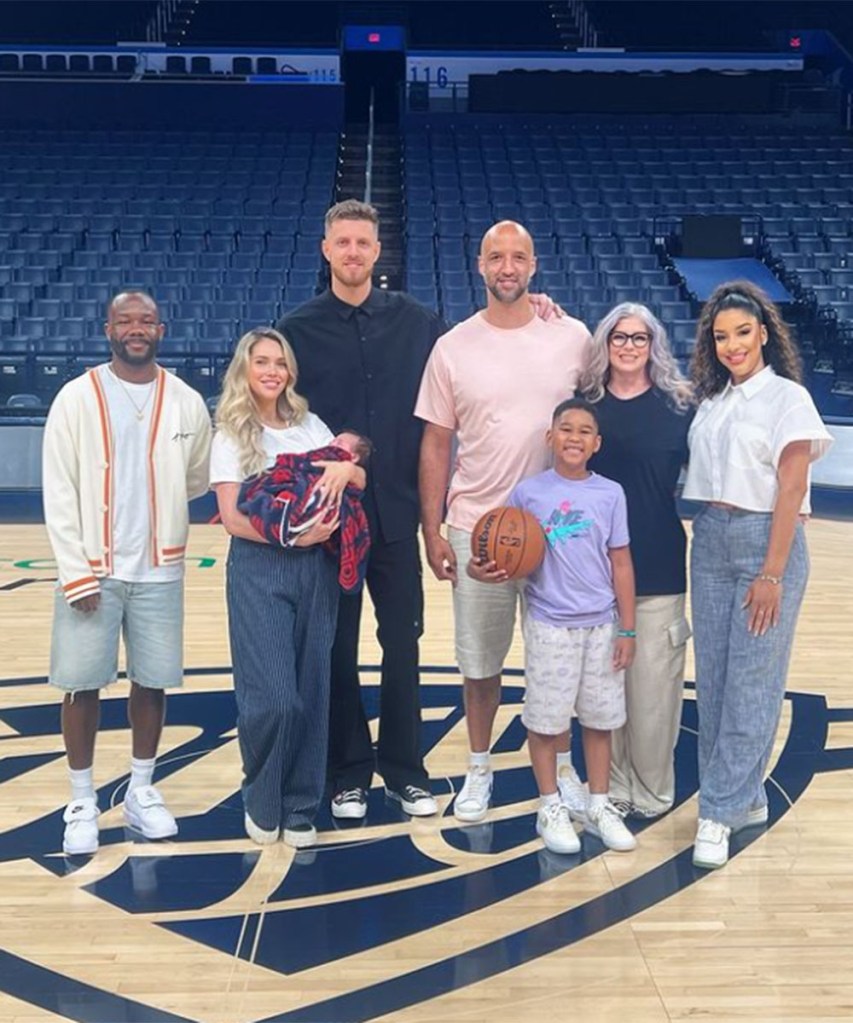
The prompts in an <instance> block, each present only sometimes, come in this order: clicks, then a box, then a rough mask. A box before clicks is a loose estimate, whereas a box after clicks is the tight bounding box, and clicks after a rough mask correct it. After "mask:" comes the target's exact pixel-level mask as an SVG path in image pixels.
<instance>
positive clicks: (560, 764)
mask: <svg viewBox="0 0 853 1023" xmlns="http://www.w3.org/2000/svg"><path fill="white" fill-rule="evenodd" d="M557 774H558V776H560V777H563V778H566V777H568V778H570V779H571V780H572V781H575V782H577V783H578V784H580V778H578V773H577V771H576V770H575V767H574V764H573V763H572V754H571V751H569V752H567V753H558V754H557Z"/></svg>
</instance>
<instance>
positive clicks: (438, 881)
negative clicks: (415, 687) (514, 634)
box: [0, 519, 853, 1023]
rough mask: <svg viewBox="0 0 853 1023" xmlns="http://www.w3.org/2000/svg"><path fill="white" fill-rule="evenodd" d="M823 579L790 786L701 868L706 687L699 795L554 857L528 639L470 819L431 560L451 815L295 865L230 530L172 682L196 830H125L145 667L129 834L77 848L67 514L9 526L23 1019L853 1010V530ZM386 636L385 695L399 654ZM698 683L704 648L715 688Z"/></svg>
mask: <svg viewBox="0 0 853 1023" xmlns="http://www.w3.org/2000/svg"><path fill="white" fill-rule="evenodd" d="M808 536H809V542H810V547H811V554H812V578H811V583H810V587H809V592H808V595H807V598H806V604H805V608H804V612H803V615H802V616H801V620H800V627H799V632H798V639H797V644H796V647H795V652H794V660H793V664H792V668H791V673H790V677H789V693H788V698H787V699H786V701H785V707H784V712H783V718H782V722H781V725H780V731H779V736H778V742H777V746H776V751H775V753H774V757H773V764H772V774H771V776H770V779H769V781H768V791H769V796H770V809H771V820H770V824H769V826H768V827H767V828H765V829H756V830H754V831H752V832H748V833H745V834H744V835H741V836H738V837H737V838H736V839H735V840H734V841H733V851H734V856H733V859H732V860H731V862H730V863H729V865H728V866H727V867H726V868H725V869H723V870H721V871H718V872H716V873H714V874H708V873H706V872H704V871H700V870H696V869H694V868H693V867H692V865H691V860H690V852H691V844H692V840H693V836H694V831H695V821H696V773H695V738H696V737H695V726H696V715H695V704H694V701H693V690H692V683H690V684H689V686H688V688H687V690H686V693H685V695H686V700H685V708H684V719H683V728H682V734H681V740H680V744H679V749H678V759H677V774H678V794H677V795H678V805H677V806H676V808H675V809H674V810H673V812H672V813H670V814H668V815H667V816H666V817H664V818H662V819H660V820H659V821H656V822H652V823H649V824H647V825H645V826H642V827H641V829H638V833H639V846H638V848H637V850H636V851H635V852H633V853H628V854H625V853H615V852H609V851H605V850H604V848H603V846H602V845H601V844H600V843H599V842H598V841H596V840H594V839H591V838H589V837H588V836H587V837H584V838H583V843H582V853H581V854H580V855H579V856H574V857H569V856H559V855H555V854H552V853H548V852H546V851H545V850H544V849H543V848H542V845H541V842H540V841H539V840H538V839H536V837H535V835H534V830H533V821H534V817H533V812H534V807H535V795H536V794H535V789H534V785H533V779H532V775H531V772H530V770H529V766H528V761H527V753H526V746H525V738H524V731H523V728H522V727H521V724H520V717H519V715H520V704H521V700H522V696H523V677H522V674H521V671H520V667H521V664H522V659H521V647H520V643H519V642H516V644H515V645H514V647H513V650H512V653H511V657H510V662H509V663H510V665H511V671H510V672H509V673H508V676H507V677H506V679H505V695H504V702H503V705H502V707H501V711H500V717H499V720H498V726H497V729H496V733H495V744H494V747H493V755H494V763H495V768H496V785H495V805H494V808H493V810H492V811H491V812H490V814H489V817H488V819H487V821H486V822H485V823H483V824H480V825H477V826H472V827H467V828H460V827H458V826H457V825H456V822H455V821H454V819H453V817H452V815H450V814H449V806H450V802H451V798H452V793H453V791H454V789H455V787H457V786H458V785H459V784H460V781H461V779H460V775H461V774H462V772H463V771H464V767H465V753H466V748H467V746H466V740H465V730H464V720H463V716H462V707H461V690H460V686H459V677H458V675H457V674H456V672H455V669H454V667H453V644H452V616H451V610H450V591H449V589H448V588H447V586H445V585H439V584H438V583H437V582H435V580H433V579H432V577H431V576H429V575H427V577H426V589H427V617H426V634H425V636H424V640H423V644H422V663H423V666H424V672H423V705H424V719H425V728H424V740H425V743H426V746H427V748H428V751H429V752H428V756H427V762H428V766H429V770H430V774H431V776H432V778H433V786H434V790H435V793H436V795H437V797H438V799H439V803H440V807H441V812H442V816H440V817H438V818H434V819H424V820H412V821H409V820H408V819H406V818H405V817H404V815H402V813H401V812H400V811H399V809H397V808H396V807H395V806H394V805H393V804H390V803H388V802H386V801H385V799H384V794H383V792H382V789H381V788H380V787H375V788H374V789H373V790H372V792H371V794H370V803H369V810H368V818H367V822H366V824H365V825H364V826H363V827H361V826H359V827H355V828H352V827H350V828H348V829H346V830H343V829H338V828H336V827H334V826H333V824H332V820H331V817H330V816H329V815H328V811H327V810H326V811H324V815H323V817H322V819H321V820H320V822H319V825H320V842H319V845H318V846H317V847H316V848H315V849H312V850H309V851H307V852H301V853H298V854H295V853H294V851H293V850H292V849H290V848H288V847H287V846H285V845H283V844H279V845H276V846H273V847H264V848H263V849H262V848H260V847H258V846H256V845H254V844H253V843H252V842H251V841H250V840H249V839H248V838H246V836H245V834H244V833H243V829H242V808H241V803H240V796H239V782H240V761H239V754H238V749H237V744H236V741H235V708H234V701H233V695H232V692H231V681H230V674H229V651H228V642H227V632H226V620H225V605H224V595H223V592H224V579H223V569H224V562H223V559H224V555H225V550H226V540H225V536H224V533H223V532H222V531H221V529H219V528H218V527H214V526H206V525H197V526H193V527H192V533H191V539H190V546H189V551H190V558H189V563H188V573H187V635H186V665H187V674H186V683H185V687H184V689H183V691H182V692H181V693H180V694H178V695H175V696H171V697H170V698H169V714H168V721H167V725H166V731H165V734H164V739H163V743H162V744H161V755H160V760H159V765H158V773H157V778H156V780H157V784H158V785H159V786H160V787H161V789H162V791H163V793H164V795H165V797H166V799H167V801H168V803H169V805H170V807H171V808H172V810H173V811H174V812H175V814H176V816H177V817H178V819H179V824H180V829H181V830H180V834H179V836H178V838H177V840H175V841H171V842H166V843H148V842H146V841H145V840H143V839H142V838H141V837H140V836H138V835H135V834H134V833H132V832H130V831H126V830H125V829H124V828H123V827H122V821H121V805H120V804H121V800H122V797H123V792H124V788H125V785H126V781H127V771H128V768H129V750H130V733H129V730H128V727H127V723H126V717H125V712H126V705H125V700H126V695H127V683H126V682H119V683H118V684H117V685H116V686H115V687H114V688H113V689H112V690H111V691H109V692H108V694H107V695H106V698H105V699H104V701H103V708H102V724H101V732H100V736H99V741H98V747H97V754H96V759H95V779H96V785H98V786H99V801H100V806H101V809H102V816H101V819H100V821H101V835H102V839H101V840H102V845H101V849H100V851H99V852H98V854H97V855H96V856H95V857H93V858H91V859H88V860H86V859H82V860H80V861H79V862H75V861H72V860H69V859H66V858H65V857H64V856H63V855H62V853H61V837H62V822H61V814H62V810H63V808H64V805H65V802H66V799H67V781H66V768H65V760H64V756H63V747H62V739H61V736H60V733H59V713H58V702H59V701H58V699H57V696H56V694H55V693H54V692H53V691H52V690H50V689H49V688H48V687H47V685H45V684H44V675H45V673H46V670H47V658H48V637H49V626H50V612H51V600H52V582H51V580H52V579H53V578H54V569H53V562H52V556H51V552H50V549H49V545H48V542H47V537H46V534H45V532H44V529H43V527H41V526H38V525H27V526H10V525H3V526H0V601H2V604H0V614H2V633H3V637H4V642H3V660H2V665H1V666H0V784H2V797H0V849H1V850H2V852H0V900H1V901H2V905H3V913H2V915H0V931H2V937H1V938H0V948H2V949H3V951H2V952H0V1019H2V1020H4V1021H6V1023H24V1021H26V1023H36V1021H38V1023H47V1021H57V1020H74V1021H92V1023H94V1021H97V1023H113V1021H116V1023H117V1021H131V1020H132V1021H136V1023H148V1021H152V1023H153V1021H157V1023H166V1021H168V1023H178V1021H193V1023H254V1021H261V1020H264V1021H273V1020H276V1021H279V1020H280V1021H291V1020H292V1021H300V1023H303V1021H304V1023H308V1021H316V1023H320V1021H323V1023H331V1021H335V1023H343V1021H348V1023H349V1021H360V1020H387V1021H391V1020H393V1021H394V1023H416V1021H417V1023H427V1021H438V1020H442V1021H448V1020H453V1021H465V1023H486V1021H488V1023H527V1021H531V1023H532V1021H537V1023H538V1021H541V1020H544V1019H553V1020H568V1019H589V1020H617V1019H618V1020H631V1021H632V1023H664V1021H669V1020H681V1019H688V1018H689V1019H695V1018H699V1019H708V1020H714V1021H724V1020H754V1021H762V1023H767V1021H775V1020H779V1021H786V1023H788V1021H797V1020H799V1021H802V1023H816V1021H818V1020H839V1019H848V1018H850V1016H851V1014H853V974H852V973H851V969H850V961H851V955H853V937H851V935H853V880H851V873H850V864H851V862H853V826H851V824H850V823H849V817H848V808H849V801H850V781H851V772H853V688H851V686H850V673H851V661H852V660H853V658H851V653H853V641H851V638H850V637H851V631H850V622H851V620H853V589H851V585H850V579H851V576H853V552H851V541H853V525H851V523H850V522H844V521H830V520H826V519H816V520H814V521H812V522H811V523H810V524H809V526H808ZM362 639H363V643H362V657H361V660H362V663H363V664H364V665H366V666H367V667H366V669H365V671H364V674H363V681H364V686H365V698H366V699H367V700H368V702H369V705H370V706H371V707H372V708H373V709H374V711H375V708H376V696H377V688H376V683H377V675H376V672H375V665H376V663H377V658H378V647H377V645H376V643H375V640H374V639H373V636H372V631H371V629H370V627H369V626H368V625H366V626H365V629H364V633H363V637H362ZM692 677H693V666H692V661H691V662H689V663H688V679H692Z"/></svg>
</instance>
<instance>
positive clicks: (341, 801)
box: [332, 788, 367, 821]
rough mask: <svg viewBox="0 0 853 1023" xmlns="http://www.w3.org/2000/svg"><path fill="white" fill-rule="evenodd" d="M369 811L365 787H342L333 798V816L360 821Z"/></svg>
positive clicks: (339, 818)
mask: <svg viewBox="0 0 853 1023" xmlns="http://www.w3.org/2000/svg"><path fill="white" fill-rule="evenodd" d="M366 813H367V792H366V790H365V789H360V788H354V789H342V790H341V791H340V792H337V793H335V795H334V797H333V799H332V816H333V817H336V818H337V819H338V820H339V821H340V820H349V821H360V820H363V818H364V816H365V814H366Z"/></svg>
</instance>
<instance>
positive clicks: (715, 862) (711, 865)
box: [693, 817, 732, 870]
mask: <svg viewBox="0 0 853 1023" xmlns="http://www.w3.org/2000/svg"><path fill="white" fill-rule="evenodd" d="M731 832H732V829H731V828H730V827H728V826H727V825H725V824H720V822H719V821H710V820H707V819H706V818H704V817H700V818H699V827H698V828H697V829H696V841H695V842H694V843H693V866H694V867H704V868H705V869H706V870H716V868H717V867H724V866H725V865H726V864H727V863H728V861H729V835H730V834H731Z"/></svg>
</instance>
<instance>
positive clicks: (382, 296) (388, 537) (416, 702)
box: [277, 199, 447, 819]
mask: <svg viewBox="0 0 853 1023" xmlns="http://www.w3.org/2000/svg"><path fill="white" fill-rule="evenodd" d="M379 251H380V242H379V224H378V215H377V213H376V210H375V209H374V208H373V207H372V206H370V205H368V204H366V203H362V202H358V201H357V200H355V199H349V200H346V201H345V202H341V203H338V204H337V205H336V206H333V207H332V208H331V209H330V210H329V211H328V213H327V214H326V221H325V237H324V239H323V255H324V256H325V257H326V259H327V261H328V263H329V268H330V270H331V287H330V288H329V289H328V290H327V291H325V292H324V293H323V294H322V295H318V296H317V297H316V298H312V299H311V300H310V301H308V302H306V303H304V304H303V305H301V306H299V307H298V308H297V309H295V310H294V311H293V312H291V313H289V314H288V315H286V316H284V317H283V318H282V319H281V320H280V321H279V323H278V324H277V329H278V330H280V331H281V333H282V334H284V336H285V337H286V338H287V339H288V341H290V343H291V345H292V346H293V349H294V351H295V352H296V358H297V362H298V364H299V390H300V392H301V393H302V394H304V395H305V396H306V397H307V398H308V401H309V402H310V404H311V408H312V410H313V411H314V412H316V413H317V414H318V415H319V416H320V418H321V419H323V420H324V421H325V422H326V423H327V424H328V425H329V427H330V429H331V430H333V431H335V432H337V431H339V430H341V429H343V428H344V427H347V428H350V429H354V430H357V431H358V432H359V433H363V434H364V435H365V436H367V437H369V438H370V439H371V440H372V441H373V445H374V448H373V455H372V457H371V461H370V470H369V472H368V483H367V490H366V493H365V497H364V507H365V511H366V512H367V517H368V520H369V523H370V532H371V539H372V546H371V550H370V556H369V560H368V565H367V587H368V589H369V591H370V596H371V599H372V600H373V604H374V607H375V609H376V618H377V623H378V631H377V636H378V639H379V643H380V645H381V647H382V676H381V693H380V701H381V702H380V721H379V742H378V747H377V752H376V757H375V763H374V752H373V748H372V744H371V738H370V730H369V728H368V723H367V717H366V715H365V713H364V708H363V706H362V702H361V693H360V687H359V676H358V637H359V621H360V618H361V599H362V598H361V596H360V595H358V596H347V595H345V594H341V600H340V609H339V612H338V629H337V635H336V638H335V645H334V648H333V650H332V691H331V721H330V729H329V771H330V777H331V781H332V792H333V796H332V814H333V816H335V817H337V818H339V819H360V818H363V817H364V816H365V813H366V812H367V790H368V789H369V787H370V781H371V777H372V775H373V770H374V767H375V768H376V770H377V771H378V772H379V773H380V774H381V775H382V778H383V780H384V782H385V788H386V792H387V794H388V795H389V796H390V797H391V798H392V799H394V800H396V801H397V802H399V803H400V805H401V806H402V807H403V809H404V810H405V811H406V812H407V813H409V814H412V815H414V816H430V815H432V814H434V813H436V811H437V806H436V802H435V800H434V799H433V797H432V795H431V794H430V791H429V779H428V777H427V773H426V770H425V768H424V765H423V760H422V757H421V752H420V699H419V692H418V687H419V674H418V640H419V638H420V636H421V633H422V631H423V586H422V578H421V561H420V553H419V548H418V540H417V532H418V521H419V506H418V451H419V447H420V440H421V431H422V427H423V424H422V423H421V422H420V421H419V420H417V419H416V418H415V416H414V414H413V410H414V407H415V398H416V397H417V393H418V386H419V384H420V380H421V375H422V373H423V369H424V366H425V364H426V361H427V357H428V355H429V353H430V351H431V349H432V346H433V344H434V343H435V340H436V339H437V338H438V336H439V335H440V334H442V333H444V332H445V331H446V329H447V327H446V325H445V324H444V322H443V321H442V320H441V318H440V317H439V316H438V315H437V314H436V313H434V312H431V311H430V310H428V309H426V308H425V307H424V306H422V305H420V303H418V302H416V301H415V300H414V299H413V298H410V297H409V296H408V295H405V294H403V293H401V292H388V291H381V290H378V289H375V288H373V286H372V282H371V273H372V271H373V267H374V265H375V263H376V260H377V258H378V257H379Z"/></svg>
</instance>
